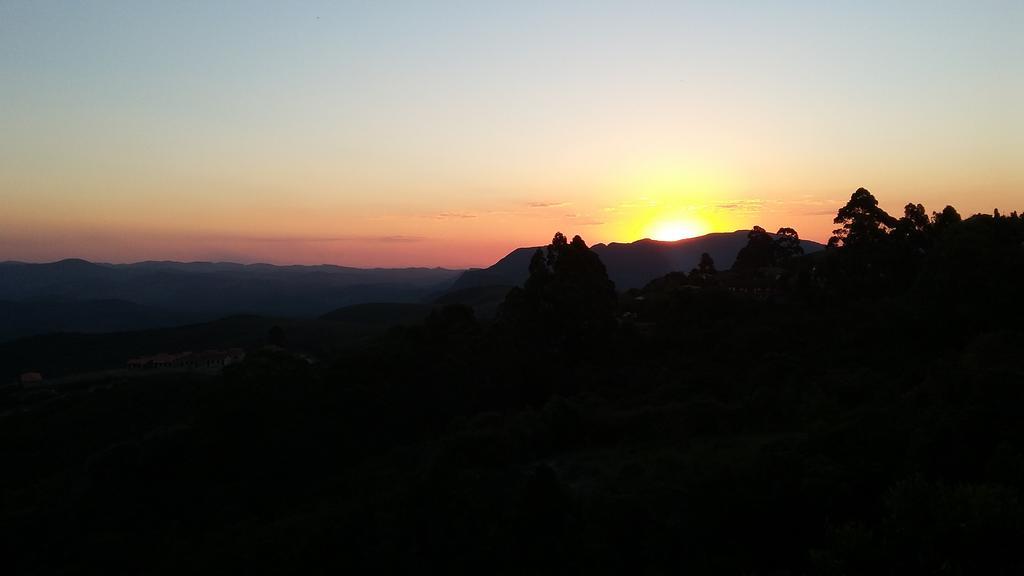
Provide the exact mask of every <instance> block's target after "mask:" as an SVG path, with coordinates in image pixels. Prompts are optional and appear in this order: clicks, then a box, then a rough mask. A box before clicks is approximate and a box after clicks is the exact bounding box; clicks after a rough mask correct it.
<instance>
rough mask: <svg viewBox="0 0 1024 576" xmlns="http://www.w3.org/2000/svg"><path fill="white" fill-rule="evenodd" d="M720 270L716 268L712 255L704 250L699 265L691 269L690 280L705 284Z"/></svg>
mask: <svg viewBox="0 0 1024 576" xmlns="http://www.w3.org/2000/svg"><path fill="white" fill-rule="evenodd" d="M717 273H718V270H716V269H715V261H714V260H713V259H712V258H711V255H710V254H708V253H707V252H704V253H702V254H701V255H700V261H698V262H697V267H696V268H694V269H693V270H691V271H690V280H692V281H693V282H696V283H698V284H704V283H707V282H708V281H710V280H711V279H713V278H714V277H715V274H717Z"/></svg>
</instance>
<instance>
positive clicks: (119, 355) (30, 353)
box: [0, 304, 431, 382]
mask: <svg viewBox="0 0 1024 576" xmlns="http://www.w3.org/2000/svg"><path fill="white" fill-rule="evenodd" d="M385 308H388V309H390V310H391V311H392V313H389V312H387V311H385ZM414 309H415V310H416V313H413V310H414ZM430 309H431V307H430V306H426V305H423V304H411V305H406V304H387V305H383V306H378V305H370V306H369V307H364V308H361V307H352V308H351V309H346V310H344V311H338V312H341V313H339V314H337V315H336V316H335V317H334V319H332V320H322V319H289V318H270V317H265V316H251V315H241V316H231V317H228V318H222V319H220V320H215V321H212V322H203V323H199V324H188V325H185V326H174V327H170V328H159V329H152V330H138V331H131V332H111V333H106V334H83V333H57V334H45V335H38V336H30V337H26V338H19V339H17V340H12V341H9V342H4V343H0V382H3V381H6V380H8V379H11V378H14V377H16V376H17V375H18V374H19V373H20V372H22V371H26V370H33V371H40V372H42V373H43V374H44V376H46V377H47V378H49V377H55V376H64V375H67V374H75V373H80V372H87V371H94V370H107V369H118V368H124V367H125V363H126V362H127V360H128V359H129V358H133V357H137V356H147V355H152V354H158V353H161V352H166V353H175V352H184V351H193V352H196V351H202V350H207V349H224V348H243V349H249V350H251V349H254V348H259V347H262V346H263V345H265V344H267V341H268V334H269V332H270V329H271V328H273V327H274V326H279V327H281V328H282V329H283V330H284V334H285V339H286V346H287V348H288V349H289V350H293V351H296V352H303V353H307V354H312V355H314V356H327V355H330V354H332V353H334V352H336V351H337V350H338V349H340V348H342V347H344V346H348V345H351V344H353V343H354V342H356V341H358V340H360V339H362V338H365V337H368V336H372V335H374V334H379V333H381V332H383V331H384V330H385V329H387V328H388V327H390V326H392V325H394V324H397V323H400V322H409V323H414V322H417V321H419V320H422V319H423V318H424V317H425V316H426V315H427V314H428V313H429V312H430ZM396 310H404V311H405V316H401V315H398V314H394V313H393V312H394V311H396ZM419 312H422V314H420V313H419ZM399 317H401V318H400V320H399V319H398V318H399Z"/></svg>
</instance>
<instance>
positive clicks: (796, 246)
mask: <svg viewBox="0 0 1024 576" xmlns="http://www.w3.org/2000/svg"><path fill="white" fill-rule="evenodd" d="M773 248H774V251H773V260H774V264H776V265H778V264H781V263H782V262H785V261H786V260H789V259H790V258H795V257H797V256H802V255H803V253H804V249H803V247H802V246H800V235H799V234H797V232H796V230H794V229H793V228H779V231H778V232H776V233H775V242H774V246H773Z"/></svg>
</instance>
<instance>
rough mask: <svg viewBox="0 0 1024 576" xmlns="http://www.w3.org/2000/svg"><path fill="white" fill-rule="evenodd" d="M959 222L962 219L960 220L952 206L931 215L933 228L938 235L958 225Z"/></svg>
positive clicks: (958, 214)
mask: <svg viewBox="0 0 1024 576" xmlns="http://www.w3.org/2000/svg"><path fill="white" fill-rule="evenodd" d="M961 221H962V218H960V213H959V212H957V211H956V208H953V207H952V206H946V207H945V208H943V209H942V212H935V213H934V214H932V224H933V225H934V226H935V231H936V232H937V233H939V234H941V233H942V232H943V231H944V230H946V229H948V228H949V227H950V226H953V225H954V224H959V223H960V222H961Z"/></svg>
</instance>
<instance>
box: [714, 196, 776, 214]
mask: <svg viewBox="0 0 1024 576" xmlns="http://www.w3.org/2000/svg"><path fill="white" fill-rule="evenodd" d="M764 205H765V201H764V200H759V199H752V200H735V201H733V202H727V203H725V204H716V205H715V208H717V209H718V210H729V211H733V212H760V211H761V210H762V209H763V208H764Z"/></svg>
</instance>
